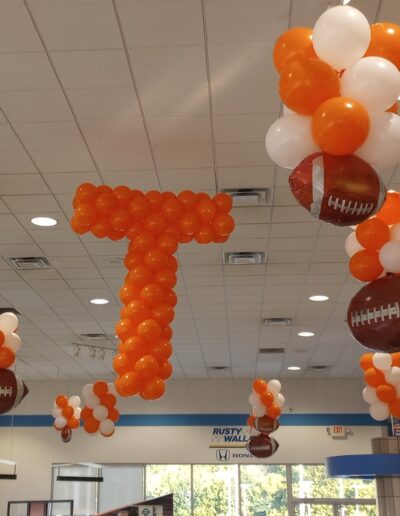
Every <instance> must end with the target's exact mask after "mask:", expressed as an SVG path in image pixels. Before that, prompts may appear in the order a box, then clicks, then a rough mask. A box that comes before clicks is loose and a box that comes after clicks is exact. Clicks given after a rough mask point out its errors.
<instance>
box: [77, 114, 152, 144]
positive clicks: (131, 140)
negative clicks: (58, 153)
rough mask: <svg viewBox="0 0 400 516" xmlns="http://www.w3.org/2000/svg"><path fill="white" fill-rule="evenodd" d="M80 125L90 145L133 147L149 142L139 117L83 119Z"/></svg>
mask: <svg viewBox="0 0 400 516" xmlns="http://www.w3.org/2000/svg"><path fill="white" fill-rule="evenodd" d="M80 127H81V129H82V131H83V133H84V135H85V138H86V141H87V143H88V144H89V146H93V147H96V146H112V147H114V148H115V149H118V148H120V147H132V146H136V145H141V146H143V145H145V144H146V143H147V138H146V133H145V130H144V125H143V121H142V120H141V119H139V118H132V119H129V118H126V119H115V120H81V122H80Z"/></svg>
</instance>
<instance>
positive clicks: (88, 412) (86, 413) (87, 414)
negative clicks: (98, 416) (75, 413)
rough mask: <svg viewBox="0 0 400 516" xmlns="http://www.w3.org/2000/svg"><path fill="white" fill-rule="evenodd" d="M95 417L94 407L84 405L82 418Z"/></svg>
mask: <svg viewBox="0 0 400 516" xmlns="http://www.w3.org/2000/svg"><path fill="white" fill-rule="evenodd" d="M91 417H93V409H90V408H89V407H84V408H83V409H82V410H81V419H89V418H91Z"/></svg>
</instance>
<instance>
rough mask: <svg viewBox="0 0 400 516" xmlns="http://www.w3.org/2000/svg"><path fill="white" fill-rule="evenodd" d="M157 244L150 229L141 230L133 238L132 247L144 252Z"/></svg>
mask: <svg viewBox="0 0 400 516" xmlns="http://www.w3.org/2000/svg"><path fill="white" fill-rule="evenodd" d="M156 246H157V239H156V237H155V236H154V235H153V233H150V231H141V232H140V233H139V234H138V235H137V236H136V237H135V238H134V239H133V240H132V248H133V249H135V251H140V252H142V253H145V252H147V251H150V249H154V248H155V247H156Z"/></svg>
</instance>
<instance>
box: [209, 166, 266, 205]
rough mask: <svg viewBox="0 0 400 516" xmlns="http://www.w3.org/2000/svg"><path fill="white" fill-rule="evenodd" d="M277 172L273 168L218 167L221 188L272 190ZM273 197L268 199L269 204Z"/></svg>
mask: <svg viewBox="0 0 400 516" xmlns="http://www.w3.org/2000/svg"><path fill="white" fill-rule="evenodd" d="M274 175H275V170H274V168H273V167H218V169H217V178H218V185H219V187H220V188H272V186H273V184H274ZM271 200H272V195H270V196H269V198H268V199H267V202H268V204H270V202H271Z"/></svg>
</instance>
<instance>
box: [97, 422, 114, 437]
mask: <svg viewBox="0 0 400 516" xmlns="http://www.w3.org/2000/svg"><path fill="white" fill-rule="evenodd" d="M99 430H100V433H101V434H102V435H104V436H110V435H112V434H113V433H114V431H115V425H114V423H113V421H111V419H105V420H104V421H101V423H100V427H99Z"/></svg>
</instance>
